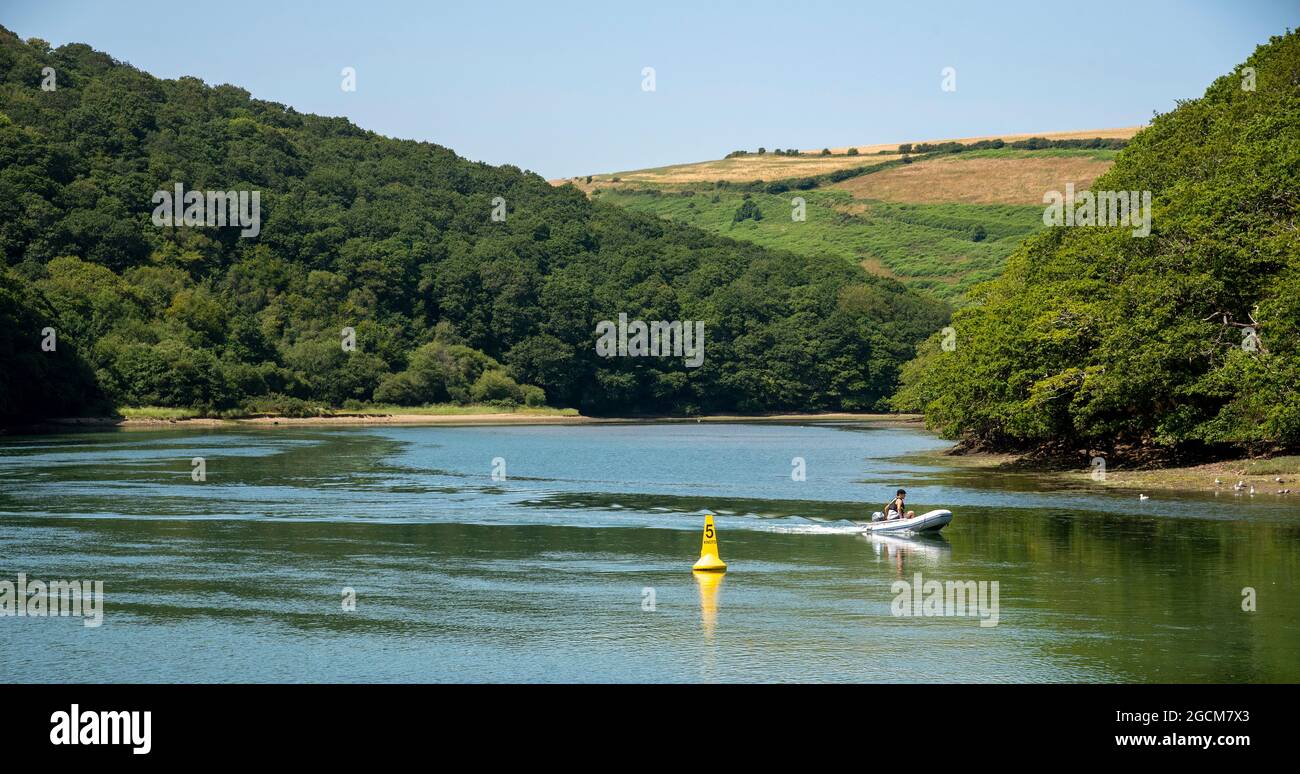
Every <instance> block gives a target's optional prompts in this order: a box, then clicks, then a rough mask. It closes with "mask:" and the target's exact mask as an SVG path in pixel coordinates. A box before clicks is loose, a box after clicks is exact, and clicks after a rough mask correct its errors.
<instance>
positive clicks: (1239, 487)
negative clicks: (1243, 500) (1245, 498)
mask: <svg viewBox="0 0 1300 774" xmlns="http://www.w3.org/2000/svg"><path fill="white" fill-rule="evenodd" d="M1232 488H1233V489H1236V490H1237V491H1238V492H1240V491H1241V490H1243V489H1245V488H1246V482H1245V481H1242V480H1241V479H1237V483H1235V484H1233V485H1232Z"/></svg>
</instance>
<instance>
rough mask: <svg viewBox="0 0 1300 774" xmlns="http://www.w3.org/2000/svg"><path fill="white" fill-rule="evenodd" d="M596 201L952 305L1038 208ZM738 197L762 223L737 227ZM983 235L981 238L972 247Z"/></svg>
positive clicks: (732, 196) (699, 197)
mask: <svg viewBox="0 0 1300 774" xmlns="http://www.w3.org/2000/svg"><path fill="white" fill-rule="evenodd" d="M796 195H797V196H800V197H802V198H803V199H805V200H806V202H807V211H806V215H807V220H806V221H803V222H797V221H794V220H792V218H791V215H792V209H793V208H792V206H791V203H790V202H791V199H792V198H793V197H794V196H796ZM597 198H598V199H599V200H600V201H602V202H609V203H612V204H617V205H618V206H620V207H625V208H627V209H629V210H632V211H634V212H644V213H649V214H653V215H656V216H659V217H663V218H668V219H670V220H673V221H675V222H681V223H689V224H691V225H693V226H698V227H700V228H703V229H706V230H709V231H712V232H714V233H717V234H723V235H726V236H728V237H730V238H733V239H743V240H745V241H749V242H754V243H755V244H760V245H764V246H766V247H772V248H777V249H781V250H788V251H790V252H792V253H796V254H799V255H804V256H810V255H816V256H835V257H837V258H840V259H843V260H845V261H846V262H849V263H854V264H860V265H862V266H863V267H865V268H866V269H867V270H868V271H871V272H872V273H875V274H878V275H881V276H885V277H891V278H894V279H898V280H900V281H902V282H903V283H904V284H906V285H908V286H909V287H911V288H913V289H921V290H924V291H927V292H929V293H932V294H934V295H935V296H938V297H940V298H948V299H951V298H955V297H957V296H959V295H960V294H962V293H964V292H965V291H966V289H968V288H969V287H971V285H973V284H974V283H976V282H980V281H983V280H987V279H992V278H993V277H994V276H996V275H997V272H998V271H999V270H1000V269H1001V266H1002V262H1003V260H1004V259H1005V257H1006V256H1007V255H1008V254H1009V253H1010V252H1011V250H1012V249H1014V248H1015V246H1016V245H1018V244H1019V243H1020V241H1021V240H1023V239H1024V238H1025V237H1026V236H1028V235H1029V234H1031V233H1033V232H1034V231H1035V230H1037V228H1039V227H1041V225H1042V217H1041V216H1042V207H1041V205H1040V206H1038V207H1026V206H1012V205H1004V206H997V207H983V206H977V205H963V204H894V203H890V202H883V201H864V200H858V199H854V198H853V197H852V196H851V195H850V194H849V193H848V192H845V191H841V190H834V189H826V190H816V191H800V192H790V193H784V194H765V193H754V194H749V193H741V192H738V191H729V190H713V191H708V190H706V191H703V192H695V191H692V190H686V191H678V192H659V191H636V190H634V189H624V190H619V191H605V192H602V193H600V194H599V195H598V196H597ZM746 198H749V199H750V200H752V201H753V202H754V203H755V204H756V205H757V207H758V208H759V211H760V212H761V213H762V214H763V218H762V220H753V219H746V220H743V221H740V222H735V220H734V217H735V214H736V212H737V210H738V209H739V208H740V207H741V205H742V204H743V203H744V201H745V200H746ZM977 228H982V229H983V231H982V233H983V234H984V236H983V237H982V238H980V240H979V241H975V239H976V237H977V236H978V234H979V233H981V232H978V231H977V230H976V229H977Z"/></svg>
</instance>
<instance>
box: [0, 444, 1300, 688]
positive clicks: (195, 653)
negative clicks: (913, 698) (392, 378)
mask: <svg viewBox="0 0 1300 774" xmlns="http://www.w3.org/2000/svg"><path fill="white" fill-rule="evenodd" d="M945 445H946V444H945V442H943V441H941V440H939V439H936V438H935V437H933V436H931V435H928V434H926V433H923V432H920V431H917V430H912V429H903V428H898V427H891V426H884V425H872V424H854V423H844V424H695V423H686V424H682V423H668V424H616V425H584V426H527V427H525V426H518V427H437V428H435V427H387V426H386V427H363V428H353V427H349V428H337V427H323V428H319V429H307V430H303V429H288V428H266V429H253V428H244V427H239V428H236V429H211V430H192V429H186V430H179V431H171V430H147V431H127V430H115V431H110V432H94V433H70V434H64V435H48V436H25V437H0V589H3V588H4V586H3V583H4V582H5V581H8V582H9V583H10V584H15V586H16V583H17V580H18V576H19V575H20V574H22V575H23V576H24V578H25V579H27V581H28V582H30V581H32V580H40V581H43V582H48V581H57V580H89V581H102V582H103V594H104V597H103V608H102V623H101V624H100V625H98V626H86V625H84V624H85V623H86V622H87V621H88V620H89V619H78V618H73V617H48V616H45V617H42V616H39V615H24V616H17V615H14V616H5V617H0V653H3V654H4V655H3V657H2V658H0V683H10V682H64V681H66V682H113V681H143V682H188V681H197V682H227V681H230V682H286V681H287V682H295V681H319V682H355V681H363V682H371V681H402V682H407V681H651V682H682V681H867V680H869V681H898V682H912V681H1033V682H1040V681H1051V682H1058V681H1071V682H1072V681H1090V682H1095V681H1166V682H1169V681H1173V682H1182V681H1192V682H1199V681H1221V682H1222V681H1226V682H1238V681H1297V680H1300V600H1298V599H1297V597H1296V581H1297V578H1298V577H1300V572H1298V571H1300V499H1287V498H1285V497H1279V496H1276V495H1266V496H1256V497H1254V498H1249V497H1241V496H1233V495H1231V494H1230V493H1228V494H1224V495H1221V496H1218V497H1215V496H1213V495H1211V494H1206V495H1184V496H1174V495H1170V494H1161V493H1152V495H1153V496H1152V499H1150V500H1148V501H1144V502H1139V500H1138V498H1137V494H1136V493H1134V492H1118V491H1110V490H1101V489H1099V488H1098V487H1097V486H1096V485H1095V484H1093V483H1092V482H1091V481H1089V480H1088V479H1087V477H1086V476H1083V475H1080V477H1079V479H1080V480H1079V481H1077V482H1066V483H1061V482H1059V481H1051V480H1048V479H1046V478H1043V477H1036V476H1033V475H1027V474H1022V473H996V472H988V471H973V470H968V469H960V468H953V467H951V466H948V465H945V464H943V463H942V462H941V461H939V460H936V459H935V458H934V457H932V456H929V455H928V454H927V453H928V452H932V451H934V450H936V449H940V448H943V447H944V446H945ZM196 457H201V458H203V466H202V469H201V470H202V472H203V473H204V477H205V479H206V480H201V481H196V480H194V479H195V477H196V473H195V471H196V467H195V463H194V458H196ZM795 458H801V459H802V463H803V465H802V469H803V470H804V472H805V475H804V476H802V478H803V480H798V479H800V478H801V476H799V475H797V474H798V472H799V470H800V465H799V461H798V460H796V459H795ZM792 473H795V474H796V475H792ZM494 474H496V475H495V477H494ZM899 487H903V488H905V489H907V490H908V506H909V507H910V508H914V509H916V510H917V511H918V512H922V511H926V510H930V509H932V508H948V509H950V510H952V511H953V512H954V514H955V518H954V520H953V522H952V524H950V525H949V526H948V527H947V528H946V529H945V530H944V531H943V533H942V535H941V537H938V538H931V539H924V538H916V539H907V538H900V537H871V536H864V535H861V534H859V533H858V532H856V531H855V527H854V525H853V523H852V521H850V519H862V518H865V517H867V515H868V514H869V513H870V511H872V510H877V509H879V508H880V506H881V504H883V503H884V502H885V501H886V500H887V499H889V497H890V496H891V495H892V494H893V492H894V490H895V489H897V488H899ZM1293 497H1294V496H1293ZM706 511H712V512H713V513H715V514H717V516H716V523H717V528H718V533H719V536H720V543H719V545H720V549H721V555H722V558H723V560H725V561H726V562H727V563H728V565H730V569H729V571H728V572H727V573H726V574H725V575H724V576H721V577H717V576H705V575H699V576H697V575H693V574H692V572H691V569H690V568H691V564H692V563H693V562H694V561H695V559H696V558H697V557H698V555H699V550H700V540H701V528H702V526H703V518H704V513H705V512H706ZM918 580H919V581H921V588H920V589H913V588H912V586H913V585H914V584H915V583H916V581H918ZM931 581H937V582H939V585H940V586H944V584H966V585H965V587H966V588H972V589H973V588H977V587H978V588H979V589H980V590H981V592H983V596H982V597H981V599H980V604H978V605H977V604H975V600H974V599H973V598H972V602H971V604H970V605H969V606H967V607H966V609H965V610H960V609H958V608H957V607H954V606H952V605H948V606H946V607H945V605H944V599H942V598H936V599H935V602H936V604H935V605H934V606H930V605H929V604H928V596H927V594H923V593H922V592H923V591H924V590H925V589H926V586H927V585H929V583H930V582H931ZM901 583H906V584H908V585H907V586H903V585H901ZM994 584H996V585H994ZM944 588H948V586H944ZM0 594H2V592H0ZM928 595H929V596H933V593H932V592H929V593H928ZM940 597H942V595H940ZM913 601H922V602H924V604H919V605H912V604H910V603H911V602H913ZM905 602H906V603H907V604H905ZM1243 606H1245V607H1248V608H1250V607H1253V609H1243ZM11 609H16V608H11ZM927 613H929V614H927ZM939 613H942V614H939Z"/></svg>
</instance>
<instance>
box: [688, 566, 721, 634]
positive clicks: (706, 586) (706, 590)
mask: <svg viewBox="0 0 1300 774" xmlns="http://www.w3.org/2000/svg"><path fill="white" fill-rule="evenodd" d="M691 575H694V576H695V582H696V583H697V584H699V586H700V623H701V624H702V628H703V631H704V639H705V641H707V642H712V641H713V630H714V629H716V628H717V626H718V590H719V589H721V588H722V579H723V577H725V575H726V573H721V572H701V571H699V570H692V571H691Z"/></svg>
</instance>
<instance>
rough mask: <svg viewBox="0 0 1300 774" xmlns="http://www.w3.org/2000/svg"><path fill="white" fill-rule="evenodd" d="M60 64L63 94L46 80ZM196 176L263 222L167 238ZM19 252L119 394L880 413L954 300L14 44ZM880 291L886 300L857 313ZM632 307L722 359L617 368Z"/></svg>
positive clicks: (3, 164)
mask: <svg viewBox="0 0 1300 774" xmlns="http://www.w3.org/2000/svg"><path fill="white" fill-rule="evenodd" d="M46 66H50V67H54V68H55V69H56V70H57V71H58V73H59V80H58V89H57V90H56V91H52V92H47V91H42V90H41V89H40V87H39V85H40V72H41V68H42V67H46ZM177 183H179V184H182V185H183V186H184V188H185V190H186V191H236V192H238V191H245V192H249V191H257V192H259V195H260V233H258V234H257V235H256V236H250V237H247V238H242V237H241V236H240V233H239V231H240V229H239V228H238V227H225V228H219V227H207V226H206V225H205V226H184V225H181V226H162V227H159V226H156V225H154V223H153V220H152V215H153V212H154V208H155V206H156V204H155V202H154V201H153V197H154V195H155V192H158V191H168V192H170V191H172V190H173V186H174V185H176V184H177ZM497 197H500V198H501V199H504V201H505V202H506V206H505V211H506V218H505V219H504V220H501V219H499V218H498V219H494V218H493V217H492V213H493V210H494V207H495V205H494V200H496V199H497ZM750 207H751V208H753V210H754V212H753V216H754V217H758V213H757V211H756V205H754V204H753V203H752V202H751V203H750ZM0 250H2V251H3V262H4V264H5V265H7V266H8V267H11V270H12V273H13V275H14V277H15V279H14V281H20V282H23V283H25V284H26V285H30V286H31V289H32V290H33V291H34V292H35V293H37V294H39V295H40V296H41V297H42V298H47V299H48V307H42V309H44V310H45V312H41V314H44V313H48V315H49V316H50V319H51V320H52V321H53V322H54V323H55V324H56V326H57V327H58V328H59V330H60V331H61V335H62V338H61V343H62V342H66V343H67V344H68V345H69V346H70V349H69V352H73V351H75V352H80V353H82V355H81V356H82V357H84V358H85V360H86V362H87V363H88V367H89V372H90V373H91V374H92V375H93V381H95V382H97V383H98V385H100V386H101V387H102V388H103V390H104V391H105V392H106V393H107V394H108V395H109V397H110V398H111V399H113V400H114V401H116V402H117V403H119V404H143V403H158V404H162V405H170V406H192V407H198V408H203V409H213V410H219V409H225V408H231V407H238V406H239V405H241V404H243V405H245V406H249V407H254V408H256V409H257V410H268V411H269V410H288V411H293V412H310V411H312V410H315V409H314V407H319V406H325V405H333V406H338V405H342V404H344V403H348V404H352V403H353V402H356V401H366V400H375V401H382V402H389V403H401V404H420V403H428V402H438V401H470V400H474V399H475V398H476V396H478V397H480V398H482V399H488V400H500V401H514V402H523V403H532V404H536V403H537V402H538V401H541V400H549V401H550V402H551V403H553V404H555V405H561V406H574V407H577V408H580V409H582V410H584V411H587V412H604V413H665V412H685V411H702V410H710V411H728V410H730V411H734V410H740V409H744V410H754V411H766V410H789V409H801V408H845V407H878V406H880V405H882V401H883V400H884V399H885V398H886V397H887V396H888V395H889V394H890V393H891V392H892V390H893V389H894V386H895V384H896V380H897V374H898V369H899V367H900V364H901V363H902V362H904V361H905V360H906V359H907V358H909V357H910V356H911V355H912V353H913V351H914V346H915V344H916V343H917V342H918V341H920V340H922V339H923V338H924V337H925V336H926V335H928V333H929V332H931V331H932V330H934V329H935V328H937V327H939V326H941V325H943V323H944V322H945V321H946V317H947V312H948V310H947V308H946V307H945V306H944V305H943V304H941V303H937V302H931V301H926V300H924V299H921V298H919V297H917V296H915V295H914V294H911V293H909V292H907V291H905V290H904V289H902V287H901V286H899V285H897V283H892V282H890V281H888V280H883V279H880V278H876V277H872V276H870V275H868V274H867V273H866V272H865V271H864V270H862V269H861V268H859V267H855V266H848V265H845V264H844V263H843V262H842V261H840V260H839V259H837V258H834V257H830V256H825V257H815V258H811V259H805V258H798V257H796V256H793V255H789V254H784V253H777V252H773V251H769V250H764V249H761V248H758V247H756V246H754V245H750V244H742V243H736V242H732V241H730V240H727V239H723V238H719V237H716V236H711V235H709V234H707V233H704V232H702V231H699V230H697V229H693V228H689V227H683V226H678V225H674V224H670V223H664V222H662V221H659V220H657V219H655V218H652V217H647V216H640V215H633V214H630V213H627V212H625V211H622V210H619V209H617V208H615V207H613V206H608V205H603V204H599V203H594V202H592V201H591V200H589V199H588V198H587V197H586V196H585V195H584V194H583V193H582V192H581V191H579V190H578V189H577V188H575V187H573V186H564V187H553V186H551V185H550V184H548V183H547V182H546V181H545V180H543V179H542V178H540V177H539V176H537V175H534V174H530V173H525V172H523V171H521V170H519V169H518V168H515V167H512V166H508V165H507V166H501V167H493V166H489V165H486V164H480V163H473V162H469V161H466V160H464V159H462V158H459V157H458V156H456V155H455V154H454V153H452V152H451V151H450V150H448V149H446V148H443V147H441V146H438V145H433V144H430V143H422V142H411V141H403V140H394V139H389V138H384V137H380V136H379V135H376V134H374V133H371V132H366V131H363V130H361V129H359V128H358V127H356V126H354V125H352V124H351V123H349V122H348V121H346V120H344V119H340V118H327V117H321V116H313V115H306V114H302V113H299V112H297V111H296V110H293V109H292V108H289V107H286V106H284V105H280V104H276V103H273V102H267V101H262V100H255V99H252V98H251V97H250V95H249V94H248V93H247V92H246V91H244V90H242V89H240V88H238V87H235V86H229V85H223V86H216V87H209V86H207V85H205V84H204V83H203V82H202V81H200V80H198V79H196V78H190V77H183V78H180V79H177V80H161V79H156V78H153V77H151V76H149V75H148V74H146V73H143V72H140V71H139V70H136V69H135V68H132V67H130V66H129V65H126V64H123V63H120V62H116V61H114V60H113V59H112V58H111V57H109V56H107V55H105V54H103V53H100V52H96V51H94V50H92V49H90V48H89V47H87V46H84V45H80V44H71V45H66V46H61V47H59V48H58V49H54V50H50V49H49V47H48V45H46V44H42V43H39V42H37V43H24V42H23V41H21V40H19V39H18V38H17V37H16V36H14V35H13V34H12V33H10V32H9V31H8V30H4V29H3V28H0ZM24 292H25V291H24ZM859 292H869V293H871V294H873V295H874V296H878V297H879V298H880V299H882V300H881V302H880V303H879V304H878V305H877V306H875V307H872V308H867V307H853V308H852V309H849V308H847V307H844V306H843V304H842V300H843V298H844V297H845V296H846V294H848V295H849V296H852V295H853V294H854V293H859ZM20 295H21V294H20ZM884 299H888V300H887V301H886V300H884ZM35 309H36V308H35V307H29V306H24V307H22V308H21V310H20V311H21V314H35V315H36V317H40V314H37V313H36V311H33V310H35ZM904 310H907V311H904ZM19 313H20V312H14V314H19ZM620 313H624V314H627V315H628V316H629V318H631V319H641V320H690V321H693V320H700V321H703V322H704V323H705V326H706V337H705V356H704V362H703V364H702V365H701V366H700V367H699V368H688V367H687V366H686V364H684V363H683V362H682V360H681V359H680V358H602V357H600V356H599V354H598V353H597V352H596V350H595V347H594V344H595V340H596V336H595V326H596V324H597V323H598V322H599V321H601V320H614V319H617V318H618V315H619V314H620ZM345 328H350V329H352V331H353V332H354V333H355V339H356V348H355V349H354V350H347V349H345V348H344V347H342V346H340V343H341V335H342V334H341V332H342V331H343V330H344V329H345ZM14 335H16V336H19V338H20V339H21V340H22V341H27V339H25V338H22V337H25V336H28V333H27V332H23V333H21V334H14ZM823 358H824V359H823ZM37 373H40V374H44V376H43V377H42V378H46V379H53V378H56V376H61V375H68V378H70V379H71V378H73V377H72V376H71V374H72V371H71V370H67V369H58V370H56V371H40V372H37ZM485 373H487V374H490V375H488V376H485ZM79 384H80V383H79V382H76V381H75V380H74V381H72V382H70V383H69V386H68V390H69V392H68V393H67V394H69V395H74V394H81V392H79V390H80V387H78V386H77V385H79ZM512 385H513V386H512ZM44 386H45V388H46V391H47V392H49V394H51V395H55V394H61V393H59V391H58V390H57V389H54V388H53V386H52V385H49V384H46V385H44ZM81 386H82V387H84V386H85V385H81ZM14 405H18V406H22V405H28V404H27V403H25V402H22V401H19V402H17V403H15V404H14ZM59 405H65V407H66V404H59ZM83 409H85V410H90V409H89V408H88V407H86V406H83ZM16 411H17V412H18V413H22V412H21V410H16Z"/></svg>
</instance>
